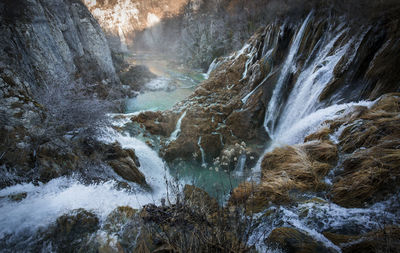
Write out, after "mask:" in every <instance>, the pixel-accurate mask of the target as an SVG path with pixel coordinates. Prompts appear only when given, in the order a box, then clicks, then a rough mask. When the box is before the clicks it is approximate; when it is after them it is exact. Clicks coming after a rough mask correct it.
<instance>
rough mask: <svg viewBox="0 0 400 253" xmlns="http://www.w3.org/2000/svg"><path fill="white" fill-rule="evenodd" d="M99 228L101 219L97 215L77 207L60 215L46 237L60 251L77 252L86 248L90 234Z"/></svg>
mask: <svg viewBox="0 0 400 253" xmlns="http://www.w3.org/2000/svg"><path fill="white" fill-rule="evenodd" d="M98 229H99V219H98V218H97V216H96V215H94V214H93V213H90V212H88V211H86V210H84V209H77V210H74V211H72V212H71V213H70V214H66V215H63V216H61V217H59V218H58V219H57V221H56V223H55V224H54V226H53V227H51V228H50V229H49V232H48V234H47V236H46V237H47V238H48V239H49V240H50V241H51V242H52V244H53V246H54V247H56V248H57V249H58V250H59V251H62V252H77V251H80V250H85V246H86V243H87V242H88V241H89V236H90V235H91V234H92V233H94V232H96V231H97V230H98ZM86 250H88V249H86Z"/></svg>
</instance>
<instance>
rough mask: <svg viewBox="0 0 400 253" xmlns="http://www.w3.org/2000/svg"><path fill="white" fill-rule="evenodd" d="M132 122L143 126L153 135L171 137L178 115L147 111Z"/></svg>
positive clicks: (135, 117)
mask: <svg viewBox="0 0 400 253" xmlns="http://www.w3.org/2000/svg"><path fill="white" fill-rule="evenodd" d="M131 120H132V121H133V122H137V123H139V124H141V125H143V126H144V128H145V129H146V130H147V131H148V132H149V133H151V134H153V135H161V136H164V137H169V136H170V135H171V134H172V132H173V131H174V130H175V126H176V122H177V121H178V115H177V114H172V113H171V114H166V113H164V114H163V113H162V112H151V111H147V112H143V113H140V114H139V115H137V116H134V117H132V118H131Z"/></svg>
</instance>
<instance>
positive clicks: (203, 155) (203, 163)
mask: <svg viewBox="0 0 400 253" xmlns="http://www.w3.org/2000/svg"><path fill="white" fill-rule="evenodd" d="M197 145H198V146H199V148H200V152H201V166H202V167H204V168H206V167H207V163H206V153H205V152H204V149H203V147H202V146H201V136H200V137H199V141H198V142H197Z"/></svg>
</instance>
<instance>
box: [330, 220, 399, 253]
mask: <svg viewBox="0 0 400 253" xmlns="http://www.w3.org/2000/svg"><path fill="white" fill-rule="evenodd" d="M323 234H324V236H325V237H326V238H328V239H329V240H330V241H332V242H333V243H334V244H336V245H337V246H339V247H340V248H341V249H342V252H344V253H350V252H352V253H361V252H363V253H364V252H366V253H373V252H399V250H400V229H399V228H398V227H395V226H387V227H385V228H383V229H380V230H377V231H372V232H369V233H366V234H362V235H341V234H334V233H329V232H324V233H323Z"/></svg>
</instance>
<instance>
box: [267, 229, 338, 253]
mask: <svg viewBox="0 0 400 253" xmlns="http://www.w3.org/2000/svg"><path fill="white" fill-rule="evenodd" d="M267 244H269V245H271V247H273V248H277V249H281V250H284V252H287V253H294V252H298V253H300V252H301V253H313V252H314V253H317V252H335V251H334V250H333V249H329V248H327V247H326V246H324V245H323V244H322V243H321V242H318V241H315V239H313V238H312V237H311V236H309V235H307V234H305V233H303V232H300V231H298V230H296V229H294V228H288V227H281V228H276V229H274V230H273V231H272V232H271V234H270V235H269V237H268V239H267Z"/></svg>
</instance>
